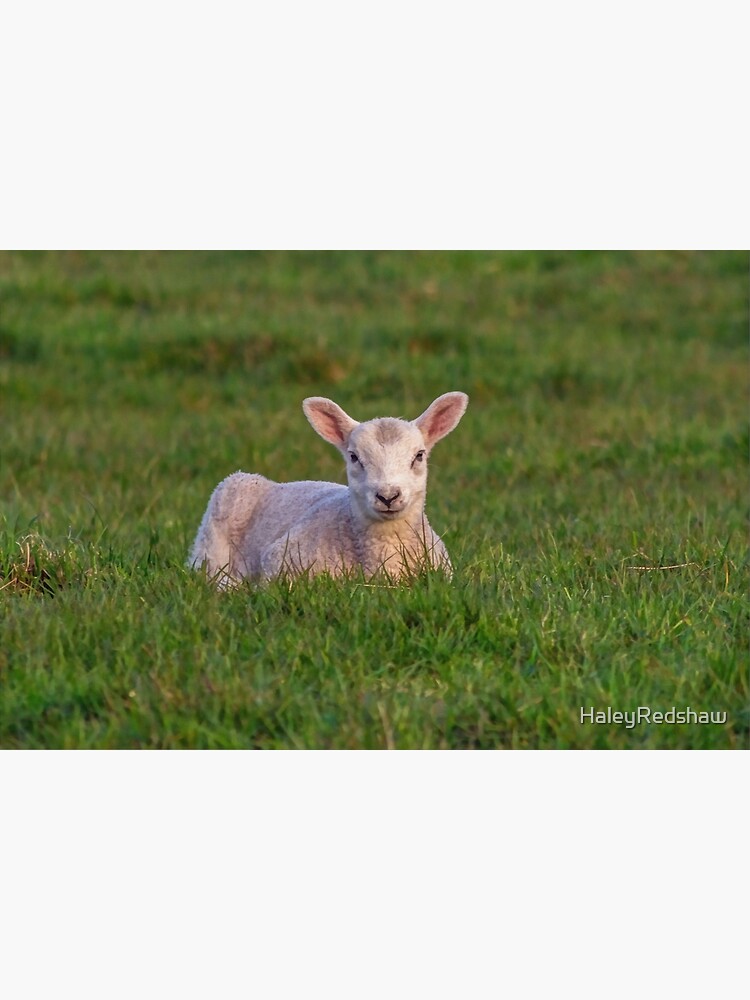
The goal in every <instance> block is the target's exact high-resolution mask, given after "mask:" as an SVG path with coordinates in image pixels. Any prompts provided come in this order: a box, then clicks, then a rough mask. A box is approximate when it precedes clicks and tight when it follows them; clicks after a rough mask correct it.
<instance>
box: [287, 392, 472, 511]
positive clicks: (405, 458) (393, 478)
mask: <svg viewBox="0 0 750 1000" xmlns="http://www.w3.org/2000/svg"><path fill="white" fill-rule="evenodd" d="M468 402H469V397H468V396H467V395H466V394H465V393H463V392H446V393H445V394H444V395H442V396H439V397H438V398H437V399H436V400H435V401H434V402H433V403H431V404H430V405H429V406H428V407H427V409H426V410H425V411H424V413H423V414H422V415H421V416H420V417H417V419H416V420H399V419H397V418H395V417H378V418H376V419H375V420H366V421H364V422H363V423H358V422H357V421H356V420H353V419H352V418H351V417H350V416H349V415H348V414H346V413H345V412H344V411H343V410H342V409H341V407H340V406H338V404H336V403H334V402H333V400H331V399H325V398H324V397H322V396H312V397H311V398H309V399H306V400H305V401H304V403H303V404H302V408H303V410H304V411H305V416H306V417H307V419H308V420H309V421H310V423H311V424H312V426H313V427H314V428H315V430H316V431H317V432H318V434H320V436H321V437H322V438H324V439H325V440H326V441H330V443H331V444H333V445H335V446H336V447H337V448H338V449H339V451H340V452H341V453H342V455H343V456H344V460H345V461H346V470H347V477H348V480H349V490H350V492H351V497H352V503H353V504H354V506H355V508H356V509H357V511H358V512H359V513H360V514H361V515H362V516H364V517H365V518H367V519H369V520H374V521H389V520H400V519H402V518H413V517H415V516H421V513H422V511H423V509H424V500H425V491H426V489H427V458H428V456H429V454H430V451H431V450H432V446H433V445H434V444H435V443H436V442H437V441H439V440H440V439H441V438H443V437H445V435H446V434H449V433H450V432H451V431H452V430H453V428H454V427H455V426H456V424H457V423H458V422H459V420H460V419H461V417H462V416H463V414H464V411H465V410H466V407H467V404H468Z"/></svg>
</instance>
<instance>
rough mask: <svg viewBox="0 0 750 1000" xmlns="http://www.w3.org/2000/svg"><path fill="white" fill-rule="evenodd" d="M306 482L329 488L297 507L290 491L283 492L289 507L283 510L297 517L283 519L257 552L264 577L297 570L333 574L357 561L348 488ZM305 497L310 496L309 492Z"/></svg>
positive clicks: (292, 484)
mask: <svg viewBox="0 0 750 1000" xmlns="http://www.w3.org/2000/svg"><path fill="white" fill-rule="evenodd" d="M280 485H285V486H296V485H298V484H296V483H285V484H280ZM308 485H311V486H312V485H315V486H320V487H333V488H332V489H331V488H328V489H321V490H320V491H318V492H317V493H316V494H315V497H314V499H312V501H311V502H308V503H307V504H303V505H302V506H298V504H297V498H296V497H293V496H292V494H288V495H287V497H286V498H285V502H286V501H288V503H289V505H290V506H288V507H287V508H286V509H287V510H288V509H290V508H291V509H293V510H294V513H295V514H296V515H297V516H295V517H294V518H292V519H288V520H287V519H286V518H285V521H286V528H285V530H284V531H283V532H282V533H281V534H279V535H277V536H276V537H275V538H274V539H273V540H272V541H271V540H269V542H268V544H266V545H265V546H264V548H263V549H262V551H261V554H260V568H261V572H262V575H263V576H264V577H265V578H266V579H272V578H273V577H276V576H280V575H288V576H299V575H300V574H301V573H311V574H313V575H314V574H317V573H325V572H328V573H331V575H333V576H336V575H338V574H340V573H341V572H342V571H343V570H345V569H350V568H352V567H354V566H356V565H357V564H358V562H359V559H358V555H357V546H356V541H355V538H354V536H353V533H352V531H351V520H350V507H349V491H348V489H347V488H346V487H345V486H337V484H335V483H316V484H308ZM308 498H312V493H311V492H309V491H308Z"/></svg>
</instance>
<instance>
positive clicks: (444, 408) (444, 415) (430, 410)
mask: <svg viewBox="0 0 750 1000" xmlns="http://www.w3.org/2000/svg"><path fill="white" fill-rule="evenodd" d="M468 402H469V399H468V396H466V395H465V394H464V393H462V392H448V393H446V394H445V395H444V396H439V397H438V398H437V399H436V400H435V402H434V403H431V404H430V405H429V406H428V407H427V409H426V410H425V411H424V413H423V414H422V415H421V417H417V419H416V420H415V421H414V423H415V424H416V425H417V427H418V428H419V429H420V431H421V432H422V437H423V438H424V439H425V444H426V445H427V447H428V448H431V447H432V446H433V444H435V442H436V441H439V440H440V438H444V437H445V435H446V434H450V432H451V431H452V430H453V429H454V427H455V426H456V424H457V423H458V422H459V420H460V419H461V417H462V416H463V415H464V411H465V410H466V406H467V404H468Z"/></svg>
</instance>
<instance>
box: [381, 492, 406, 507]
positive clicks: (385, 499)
mask: <svg viewBox="0 0 750 1000" xmlns="http://www.w3.org/2000/svg"><path fill="white" fill-rule="evenodd" d="M400 496H401V490H396V492H395V493H394V494H393V496H392V497H384V496H383V495H382V493H376V494H375V498H376V499H377V500H379V501H380V502H381V503H384V504H385V505H386V507H390V506H391V504H392V503H393V501H394V500H398V498H399V497H400Z"/></svg>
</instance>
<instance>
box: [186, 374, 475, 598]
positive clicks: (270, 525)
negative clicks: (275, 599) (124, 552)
mask: <svg viewBox="0 0 750 1000" xmlns="http://www.w3.org/2000/svg"><path fill="white" fill-rule="evenodd" d="M468 402H469V397H468V396H467V395H466V394H465V393H463V392H447V393H444V394H443V395H442V396H439V397H438V398H437V399H436V400H434V402H432V403H431V404H430V405H429V406H428V407H427V409H426V410H425V411H424V413H423V414H422V415H421V416H419V417H417V418H416V420H412V421H407V420H401V419H398V418H395V417H378V418H376V419H374V420H367V421H365V422H363V423H358V422H357V421H356V420H354V419H352V417H350V416H349V415H348V414H347V413H345V412H344V410H342V409H341V407H340V406H338V404H336V403H334V402H333V400H331V399H326V398H324V397H322V396H312V397H310V398H309V399H305V400H304V402H303V404H302V408H303V410H304V413H305V416H306V417H307V419H308V420H309V421H310V423H311V425H312V427H313V428H314V430H316V431H317V433H318V434H320V436H321V437H322V438H323V439H324V440H326V441H328V442H330V443H331V444H332V445H334V446H335V447H336V448H338V450H339V451H340V452H341V454H342V455H343V457H344V461H345V462H346V469H347V479H348V486H342V485H339V484H337V483H329V482H313V481H303V482H291V483H276V482H273V481H271V480H269V479H266V478H265V477H264V476H261V475H256V474H251V473H245V472H235V473H234V474H233V475H231V476H229V477H228V478H226V479H224V480H223V481H222V482H221V483H219V485H218V486H217V487H216V489H215V490H214V492H213V494H212V496H211V499H210V501H209V504H208V507H207V509H206V512H205V514H204V515H203V520H202V521H201V525H200V528H199V529H198V534H197V536H196V539H195V543H194V545H193V549H192V553H191V556H190V560H189V564H190V565H192V566H193V567H194V568H196V569H201V568H202V569H203V570H204V571H205V573H206V574H207V575H208V576H209V577H210V578H211V579H214V580H215V581H216V582H217V583H218V585H219V586H220V587H226V586H232V585H235V584H237V583H238V582H239V581H240V580H242V579H244V578H251V579H257V580H270V579H273V578H275V577H279V576H283V577H287V578H289V579H293V578H294V577H297V576H299V575H300V574H303V573H309V574H311V575H316V574H318V573H329V574H331V575H332V576H339V575H341V574H345V573H349V572H352V571H356V570H357V568H358V567H360V568H361V571H362V572H363V574H364V576H365V577H366V578H368V579H370V578H372V577H375V576H378V575H379V574H384V575H385V577H386V578H387V579H388V580H389V581H396V580H399V579H402V578H405V577H409V576H411V575H413V574H415V573H417V572H419V571H420V570H421V569H423V568H426V567H430V568H434V569H439V570H442V571H443V572H445V573H447V574H449V575H450V574H451V573H452V567H451V562H450V559H449V558H448V553H447V551H446V548H445V545H444V544H443V542H442V541H441V539H440V538H439V536H438V535H436V534H435V532H434V531H433V530H432V528H431V527H430V524H429V522H428V520H427V517H426V516H425V513H424V505H425V493H426V488H427V458H428V456H429V454H430V452H431V450H432V447H433V445H434V444H435V443H436V442H437V441H439V440H440V439H441V438H443V437H445V436H446V434H449V433H450V432H451V431H452V430H453V429H454V428H455V427H456V425H457V424H458V422H459V420H460V419H461V417H462V416H463V414H464V412H465V410H466V407H467V405H468Z"/></svg>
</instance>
